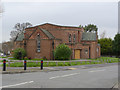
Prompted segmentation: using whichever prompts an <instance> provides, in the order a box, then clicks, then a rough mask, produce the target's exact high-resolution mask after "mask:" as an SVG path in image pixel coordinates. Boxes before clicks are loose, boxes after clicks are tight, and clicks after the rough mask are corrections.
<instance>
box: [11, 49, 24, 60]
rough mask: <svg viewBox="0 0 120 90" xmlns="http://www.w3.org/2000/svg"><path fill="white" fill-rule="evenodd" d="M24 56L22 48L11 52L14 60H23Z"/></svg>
mask: <svg viewBox="0 0 120 90" xmlns="http://www.w3.org/2000/svg"><path fill="white" fill-rule="evenodd" d="M25 56H26V52H25V50H24V49H23V48H17V49H15V50H14V51H13V57H14V58H15V59H20V60H21V59H24V57H25Z"/></svg>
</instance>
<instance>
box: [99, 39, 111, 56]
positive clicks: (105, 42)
mask: <svg viewBox="0 0 120 90" xmlns="http://www.w3.org/2000/svg"><path fill="white" fill-rule="evenodd" d="M98 43H99V44H100V47H101V54H102V55H112V54H113V50H112V39H111V38H101V39H99V40H98Z"/></svg>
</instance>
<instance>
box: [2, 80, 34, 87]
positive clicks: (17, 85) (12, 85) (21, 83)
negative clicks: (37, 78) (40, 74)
mask: <svg viewBox="0 0 120 90" xmlns="http://www.w3.org/2000/svg"><path fill="white" fill-rule="evenodd" d="M33 82H34V81H29V82H23V83H19V84H14V85H8V86H2V87H0V88H7V87H14V86H20V85H23V84H29V83H33Z"/></svg>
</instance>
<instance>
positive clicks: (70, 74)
mask: <svg viewBox="0 0 120 90" xmlns="http://www.w3.org/2000/svg"><path fill="white" fill-rule="evenodd" d="M77 74H80V73H72V74H67V75H62V76H55V77H51V78H49V79H55V78H60V77H68V76H73V75H77Z"/></svg>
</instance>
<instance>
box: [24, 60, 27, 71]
mask: <svg viewBox="0 0 120 90" xmlns="http://www.w3.org/2000/svg"><path fill="white" fill-rule="evenodd" d="M26 69H27V61H26V60H24V70H26Z"/></svg>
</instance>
